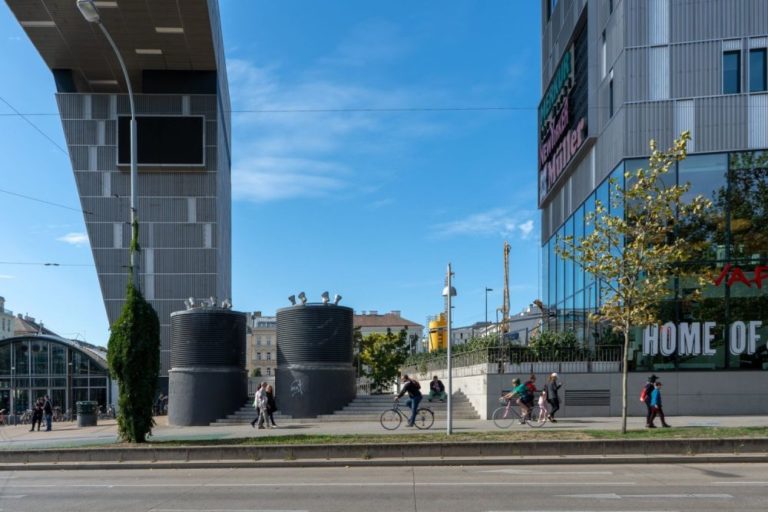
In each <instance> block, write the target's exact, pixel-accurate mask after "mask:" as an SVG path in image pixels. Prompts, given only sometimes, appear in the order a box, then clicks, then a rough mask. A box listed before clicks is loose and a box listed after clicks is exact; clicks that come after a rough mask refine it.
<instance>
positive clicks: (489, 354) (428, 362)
mask: <svg viewBox="0 0 768 512" xmlns="http://www.w3.org/2000/svg"><path fill="white" fill-rule="evenodd" d="M621 349H622V347H620V346H615V347H614V346H611V347H600V348H596V349H586V348H556V349H552V350H547V351H540V350H534V349H531V348H530V347H514V346H505V347H488V348H484V349H479V350H473V351H471V352H463V353H459V354H456V355H453V356H452V363H453V364H452V366H453V367H454V368H462V367H468V366H475V365H482V364H488V365H498V368H499V370H498V371H499V372H500V373H503V372H504V371H505V370H504V369H505V368H510V367H514V368H519V366H506V367H505V366H504V365H530V364H533V363H560V364H562V368H563V370H562V371H566V368H568V369H571V370H568V371H580V372H589V371H605V370H603V369H602V368H606V367H607V366H605V365H602V364H600V363H614V364H613V365H609V366H608V367H616V366H617V365H620V363H621ZM571 363H582V364H571ZM596 363H597V364H596ZM447 366H448V364H447V358H446V354H445V353H442V354H436V355H435V356H433V357H428V358H425V359H424V360H422V361H418V362H413V363H411V364H408V365H406V366H405V367H404V369H403V371H405V372H406V373H429V372H432V371H436V370H443V369H445V368H447ZM553 371H554V370H553Z"/></svg>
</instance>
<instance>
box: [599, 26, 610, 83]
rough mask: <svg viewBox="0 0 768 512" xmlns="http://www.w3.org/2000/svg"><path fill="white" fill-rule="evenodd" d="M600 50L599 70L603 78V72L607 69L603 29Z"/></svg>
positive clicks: (606, 50) (606, 51)
mask: <svg viewBox="0 0 768 512" xmlns="http://www.w3.org/2000/svg"><path fill="white" fill-rule="evenodd" d="M601 48H602V49H601V52H600V61H601V62H600V70H601V71H600V72H601V75H602V77H603V78H605V72H606V70H607V69H608V49H607V46H606V43H605V30H603V44H602V47H601Z"/></svg>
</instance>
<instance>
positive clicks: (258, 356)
mask: <svg viewBox="0 0 768 512" xmlns="http://www.w3.org/2000/svg"><path fill="white" fill-rule="evenodd" d="M256 360H257V361H261V352H256Z"/></svg>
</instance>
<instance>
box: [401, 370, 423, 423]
mask: <svg viewBox="0 0 768 512" xmlns="http://www.w3.org/2000/svg"><path fill="white" fill-rule="evenodd" d="M400 382H402V383H403V388H402V389H401V390H400V394H399V395H397V396H395V402H397V401H398V400H400V398H401V397H402V396H403V395H404V394H406V393H408V398H410V400H409V402H410V406H411V417H410V418H409V419H408V424H407V426H409V427H412V426H413V423H414V422H415V421H416V411H417V410H418V408H419V404H420V403H421V398H422V397H421V391H420V390H421V385H420V384H419V382H418V381H416V380H414V379H410V378H409V377H408V374H403V377H402V378H401V379H400Z"/></svg>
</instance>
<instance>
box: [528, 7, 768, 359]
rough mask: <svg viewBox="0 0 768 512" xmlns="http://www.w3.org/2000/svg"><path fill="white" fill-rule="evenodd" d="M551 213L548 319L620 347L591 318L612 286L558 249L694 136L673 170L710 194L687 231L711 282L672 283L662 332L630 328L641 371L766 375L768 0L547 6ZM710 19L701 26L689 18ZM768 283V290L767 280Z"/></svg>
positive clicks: (545, 245)
mask: <svg viewBox="0 0 768 512" xmlns="http://www.w3.org/2000/svg"><path fill="white" fill-rule="evenodd" d="M694 11H695V12H694ZM542 13H543V18H542V41H543V43H542V52H543V53H542V79H543V80H542V83H543V84H544V86H543V88H542V99H541V103H540V105H539V118H538V132H539V169H538V176H539V207H540V209H541V211H542V217H541V230H542V233H541V235H542V236H541V240H542V256H543V257H542V269H541V270H542V294H543V297H542V302H543V303H544V304H545V305H546V307H547V309H548V310H549V320H548V327H549V328H550V329H555V330H558V331H566V330H568V331H574V332H575V333H576V335H577V336H578V338H579V339H581V340H582V341H583V343H584V344H585V345H587V346H595V345H599V344H602V343H606V342H609V341H611V340H610V335H609V333H607V332H606V329H604V328H603V327H602V326H600V325H599V324H595V323H592V322H590V320H589V314H590V313H593V312H596V311H597V310H598V308H599V305H600V303H601V295H600V294H601V291H600V286H599V283H595V282H594V281H593V280H592V278H591V276H590V275H589V274H587V273H585V272H584V271H583V269H581V268H580V266H579V265H578V264H576V263H574V262H571V261H566V260H563V259H562V258H560V257H559V256H558V255H557V253H556V249H555V248H556V245H557V243H558V238H562V237H564V236H569V235H571V236H573V237H574V238H575V239H577V240H578V239H579V238H581V237H583V236H585V235H587V234H589V233H590V229H591V226H590V223H589V222H586V218H587V216H588V214H589V213H590V212H594V210H595V201H596V200H600V201H601V203H602V204H603V205H607V207H608V208H609V213H610V214H611V215H618V216H621V215H622V214H623V211H622V205H621V204H618V203H616V202H614V203H613V204H611V200H610V196H611V185H610V182H611V180H613V182H614V183H615V184H616V186H619V187H623V186H624V176H625V172H627V171H632V170H636V169H637V168H640V167H643V168H645V167H647V165H648V160H647V159H648V154H649V149H648V142H649V140H650V139H655V140H656V141H657V142H658V146H659V147H660V148H666V147H668V146H669V145H670V144H671V143H672V140H673V139H674V138H675V137H677V136H679V134H680V133H681V132H682V131H686V130H687V131H690V132H691V136H692V139H691V142H690V144H689V146H688V151H689V156H688V158H686V159H685V160H683V161H682V162H680V163H679V164H677V165H676V166H675V167H673V168H672V169H671V171H670V173H669V174H668V175H667V176H666V178H665V181H667V182H668V183H669V184H675V183H677V184H689V185H690V190H689V191H688V192H687V193H686V195H685V196H684V198H685V199H686V200H690V199H692V198H693V197H694V196H696V195H699V194H700V195H702V196H704V197H706V198H708V199H709V200H710V201H711V202H712V207H711V208H710V209H709V210H708V211H707V212H706V213H705V215H704V218H703V220H702V221H701V222H700V223H699V224H697V225H696V226H688V227H687V228H686V231H685V232H681V233H680V236H684V237H686V239H687V240H689V241H690V243H691V244H695V247H696V248H697V251H696V254H697V256H696V260H695V261H692V262H691V264H692V265H693V266H694V268H696V270H697V272H700V273H701V274H702V275H703V276H706V278H707V280H708V284H707V285H706V286H705V287H704V288H703V289H702V295H701V297H700V299H699V300H696V301H691V300H687V299H686V298H685V297H687V296H688V295H689V292H690V291H691V290H692V288H693V287H694V286H695V285H694V284H693V283H691V282H686V281H678V282H675V283H671V284H670V299H669V300H668V301H666V302H665V303H664V304H660V306H659V307H660V311H661V315H660V316H661V320H662V321H661V325H659V326H653V327H649V326H637V327H636V328H635V329H634V330H633V340H632V352H631V354H630V369H631V370H636V371H661V370H721V369H722V370H731V369H753V370H754V369H760V370H762V369H766V368H768V354H767V353H766V341H768V267H767V266H766V265H768V151H766V148H768V87H767V85H768V84H767V83H766V48H767V47H768V5H765V4H764V3H760V2H728V3H727V6H726V3H721V2H684V1H677V0H660V1H654V2H647V1H645V0H624V1H622V2H607V1H596V0H573V1H570V2H551V1H550V0H542ZM694 18H695V19H697V20H698V22H697V23H696V24H691V23H690V21H689V20H690V19H694ZM764 285H765V286H764Z"/></svg>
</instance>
